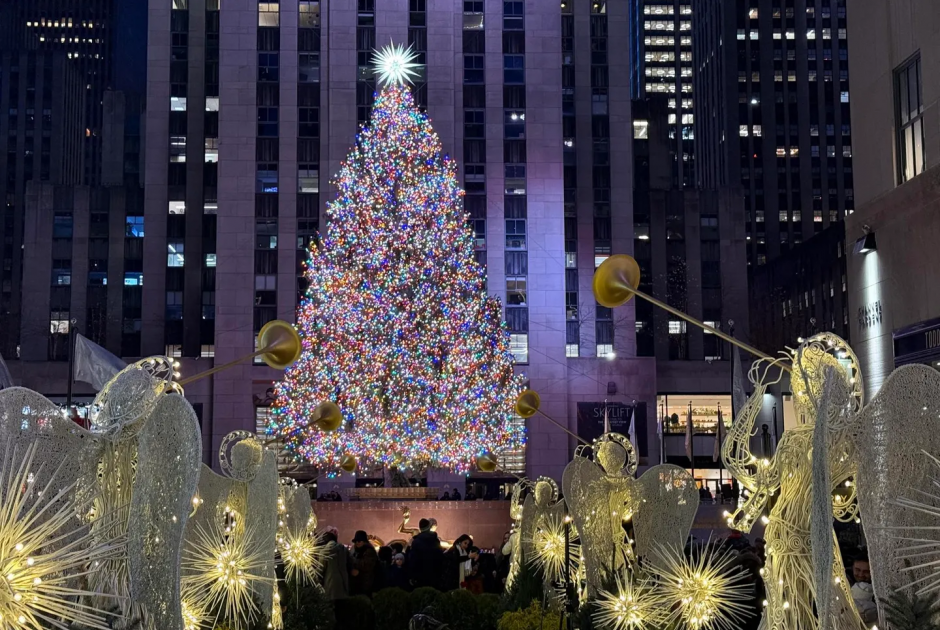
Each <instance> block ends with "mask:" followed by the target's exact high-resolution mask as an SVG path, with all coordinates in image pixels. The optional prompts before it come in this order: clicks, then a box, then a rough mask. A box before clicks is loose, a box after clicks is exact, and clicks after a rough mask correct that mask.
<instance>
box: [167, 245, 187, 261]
mask: <svg viewBox="0 0 940 630" xmlns="http://www.w3.org/2000/svg"><path fill="white" fill-rule="evenodd" d="M166 266H167V267H182V266H183V242H182V241H171V242H169V243H167V244H166Z"/></svg>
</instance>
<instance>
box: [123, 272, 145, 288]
mask: <svg viewBox="0 0 940 630" xmlns="http://www.w3.org/2000/svg"><path fill="white" fill-rule="evenodd" d="M124 286H125V287H142V286H144V274H143V273H142V272H140V271H125V272H124Z"/></svg>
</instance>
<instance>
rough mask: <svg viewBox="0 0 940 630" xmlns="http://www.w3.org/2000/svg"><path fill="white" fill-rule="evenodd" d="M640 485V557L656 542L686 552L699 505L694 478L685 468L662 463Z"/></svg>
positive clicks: (637, 536)
mask: <svg viewBox="0 0 940 630" xmlns="http://www.w3.org/2000/svg"><path fill="white" fill-rule="evenodd" d="M637 482H638V483H639V485H640V496H641V503H640V509H639V511H638V513H637V514H636V515H635V516H634V517H633V534H634V539H635V540H636V555H637V556H638V557H640V558H643V557H646V556H648V555H649V554H650V553H651V552H652V551H653V546H654V543H656V542H659V543H662V544H671V545H675V546H677V547H678V548H679V549H682V548H683V547H684V546H685V543H686V540H688V538H689V531H691V529H692V524H693V522H694V521H695V513H696V512H697V511H698V506H699V495H698V488H696V487H695V480H694V479H693V478H692V475H690V474H689V473H688V471H686V470H685V469H684V468H679V467H678V466H673V465H672V464H660V465H659V466H653V467H652V468H650V469H649V470H647V471H646V472H645V473H643V475H642V476H641V477H640V478H639V479H638V480H637Z"/></svg>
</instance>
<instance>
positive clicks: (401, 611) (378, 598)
mask: <svg viewBox="0 0 940 630" xmlns="http://www.w3.org/2000/svg"><path fill="white" fill-rule="evenodd" d="M372 606H373V608H374V609H375V630H405V629H406V628H408V620H409V619H411V603H410V601H409V597H408V592H407V591H405V590H403V589H400V588H383V589H382V590H381V591H379V592H378V593H376V594H375V597H373V598H372Z"/></svg>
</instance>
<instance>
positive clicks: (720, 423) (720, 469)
mask: <svg viewBox="0 0 940 630" xmlns="http://www.w3.org/2000/svg"><path fill="white" fill-rule="evenodd" d="M731 407H732V408H734V403H732V405H731ZM723 425H724V420H723V419H722V417H721V403H718V427H717V428H716V432H717V434H716V436H715V439H716V440H717V441H718V444H719V446H718V494H721V486H722V485H724V483H725V478H724V474H723V472H724V467H723V466H722V465H721V434H722V429H724V426H723Z"/></svg>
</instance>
